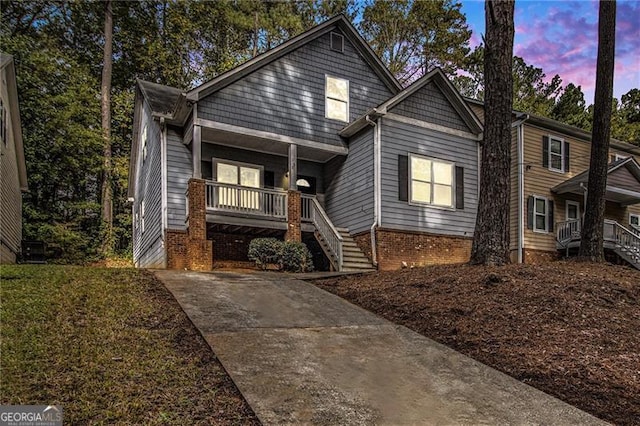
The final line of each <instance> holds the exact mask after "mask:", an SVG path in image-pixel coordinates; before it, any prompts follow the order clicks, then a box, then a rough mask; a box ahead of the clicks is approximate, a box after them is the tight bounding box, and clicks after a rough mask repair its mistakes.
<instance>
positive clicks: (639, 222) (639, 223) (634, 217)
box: [629, 213, 640, 230]
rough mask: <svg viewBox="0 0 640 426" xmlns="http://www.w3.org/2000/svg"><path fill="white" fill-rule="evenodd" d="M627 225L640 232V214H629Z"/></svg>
mask: <svg viewBox="0 0 640 426" xmlns="http://www.w3.org/2000/svg"><path fill="white" fill-rule="evenodd" d="M629 225H631V227H632V228H635V229H637V230H640V214H633V213H630V214H629Z"/></svg>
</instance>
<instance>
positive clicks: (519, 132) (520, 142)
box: [511, 113, 529, 263]
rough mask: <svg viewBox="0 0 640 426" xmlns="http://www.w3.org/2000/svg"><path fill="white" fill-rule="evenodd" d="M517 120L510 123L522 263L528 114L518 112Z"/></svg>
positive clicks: (519, 251)
mask: <svg viewBox="0 0 640 426" xmlns="http://www.w3.org/2000/svg"><path fill="white" fill-rule="evenodd" d="M516 118H518V120H517V121H515V122H514V123H511V127H512V128H513V127H516V140H517V149H518V263H522V261H523V259H522V250H524V226H523V223H524V122H525V121H527V120H528V119H529V114H522V113H521V114H518V115H517V116H516Z"/></svg>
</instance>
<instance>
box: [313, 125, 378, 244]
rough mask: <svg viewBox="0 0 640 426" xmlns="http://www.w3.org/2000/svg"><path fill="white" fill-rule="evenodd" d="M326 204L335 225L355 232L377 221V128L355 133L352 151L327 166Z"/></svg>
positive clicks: (365, 228)
mask: <svg viewBox="0 0 640 426" xmlns="http://www.w3.org/2000/svg"><path fill="white" fill-rule="evenodd" d="M325 179H326V182H327V191H326V194H325V206H326V210H327V214H328V215H329V218H330V219H331V221H332V222H333V223H334V225H336V226H339V227H341V228H349V231H350V232H351V233H352V234H355V233H359V232H363V231H367V230H369V228H370V227H371V224H372V223H373V210H374V199H373V196H374V195H373V184H374V181H373V179H374V177H373V128H367V129H365V130H363V131H362V132H360V133H359V134H357V135H355V136H354V137H353V138H352V139H351V141H350V143H349V155H348V156H347V157H346V159H345V158H335V159H333V160H331V161H329V162H328V163H327V165H326V166H325Z"/></svg>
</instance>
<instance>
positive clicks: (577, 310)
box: [315, 262, 640, 425]
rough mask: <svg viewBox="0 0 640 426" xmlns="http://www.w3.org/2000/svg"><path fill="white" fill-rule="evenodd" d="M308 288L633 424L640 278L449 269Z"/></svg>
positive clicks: (610, 270) (542, 268) (637, 416)
mask: <svg viewBox="0 0 640 426" xmlns="http://www.w3.org/2000/svg"><path fill="white" fill-rule="evenodd" d="M315 284H316V285H318V286H319V287H321V288H324V289H325V290H328V291H330V292H332V293H335V294H337V295H339V296H341V297H344V298H346V299H348V300H350V301H351V302H353V303H355V304H357V305H360V306H362V307H364V308H365V309H368V310H370V311H372V312H375V313H376V314H379V315H381V316H382V317H384V318H386V319H388V320H390V321H393V322H395V323H398V324H402V325H405V326H407V327H409V328H411V329H412V330H415V331H417V332H419V333H421V334H423V335H425V336H427V337H430V338H432V339H434V340H436V341H438V342H440V343H443V344H445V345H447V346H449V347H451V348H454V349H455V350H457V351H460V352H462V353H464V354H466V355H468V356H470V357H472V358H474V359H476V360H478V361H480V362H483V363H485V364H487V365H490V366H492V367H494V368H496V369H498V370H500V371H503V372H505V373H507V374H509V375H511V376H513V377H515V378H516V379H518V380H520V381H522V382H524V383H527V384H529V385H531V386H534V387H536V388H538V389H540V390H542V391H544V392H547V393H549V394H551V395H554V396H556V397H558V398H560V399H562V400H564V401H566V402H568V403H569V404H572V405H574V406H576V407H579V408H581V409H582V410H585V411H587V412H589V413H591V414H593V415H595V416H597V417H600V418H602V419H605V420H607V421H610V422H613V423H616V424H620V425H632V424H636V425H637V424H640V271H637V270H634V269H630V268H627V267H624V266H614V265H609V264H588V263H587V264H585V263H576V262H553V263H549V264H545V265H509V266H505V267H500V268H498V267H480V266H468V265H453V266H435V267H428V268H416V269H411V270H401V271H396V272H380V273H375V274H369V275H360V276H347V277H339V278H332V279H326V280H321V281H317V282H316V283H315Z"/></svg>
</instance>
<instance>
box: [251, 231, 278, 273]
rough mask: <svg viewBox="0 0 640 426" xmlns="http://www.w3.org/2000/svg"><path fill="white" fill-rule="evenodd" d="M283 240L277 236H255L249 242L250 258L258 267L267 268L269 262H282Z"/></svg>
mask: <svg viewBox="0 0 640 426" xmlns="http://www.w3.org/2000/svg"><path fill="white" fill-rule="evenodd" d="M282 245H283V242H282V241H280V240H276V239H275V238H255V239H253V240H251V242H250V243H249V253H248V254H247V256H248V257H249V260H251V261H252V262H255V263H256V266H257V267H258V268H262V269H267V266H268V265H269V264H279V263H280V252H281V251H282Z"/></svg>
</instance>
